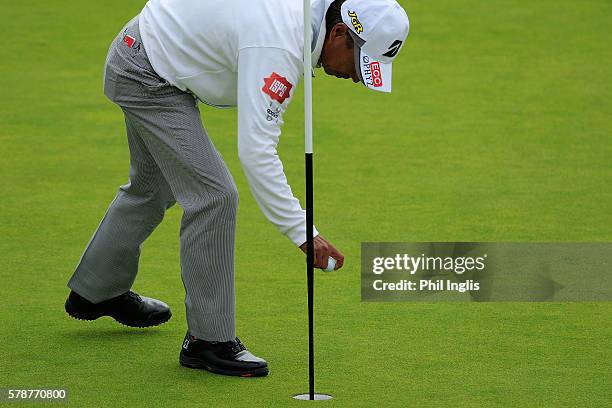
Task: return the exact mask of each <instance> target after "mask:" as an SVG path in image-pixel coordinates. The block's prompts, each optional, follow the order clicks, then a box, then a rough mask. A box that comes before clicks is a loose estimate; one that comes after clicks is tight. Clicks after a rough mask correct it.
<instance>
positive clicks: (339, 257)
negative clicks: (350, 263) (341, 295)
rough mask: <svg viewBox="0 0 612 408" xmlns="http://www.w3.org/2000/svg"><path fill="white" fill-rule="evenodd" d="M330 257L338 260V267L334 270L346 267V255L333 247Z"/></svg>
mask: <svg viewBox="0 0 612 408" xmlns="http://www.w3.org/2000/svg"><path fill="white" fill-rule="evenodd" d="M330 256H331V257H332V258H334V259H335V260H336V267H335V268H334V270H335V271H337V270H338V269H340V268H342V266H343V265H344V255H342V252H340V251H338V250H337V249H336V248H334V247H332V249H331V252H330Z"/></svg>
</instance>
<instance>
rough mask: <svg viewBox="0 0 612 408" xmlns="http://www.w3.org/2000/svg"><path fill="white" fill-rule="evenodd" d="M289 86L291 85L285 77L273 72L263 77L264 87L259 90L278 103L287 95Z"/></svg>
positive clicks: (291, 86)
mask: <svg viewBox="0 0 612 408" xmlns="http://www.w3.org/2000/svg"><path fill="white" fill-rule="evenodd" d="M291 88H293V85H292V84H291V83H290V82H289V81H287V78H285V77H283V76H280V75H278V74H277V73H276V72H273V73H272V75H270V76H269V77H267V78H264V87H263V88H261V90H262V91H264V93H266V94H268V95H269V96H270V98H272V99H273V100H275V101H278V103H283V102H285V99H287V98H288V97H289V94H290V92H291Z"/></svg>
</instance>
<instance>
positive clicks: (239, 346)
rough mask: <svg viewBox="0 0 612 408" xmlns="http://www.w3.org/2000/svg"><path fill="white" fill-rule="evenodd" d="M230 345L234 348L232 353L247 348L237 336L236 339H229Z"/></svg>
mask: <svg viewBox="0 0 612 408" xmlns="http://www.w3.org/2000/svg"><path fill="white" fill-rule="evenodd" d="M228 344H229V346H230V347H231V348H232V353H236V354H237V353H240V352H241V351H243V350H246V347H245V346H244V344H242V343H241V342H240V339H239V338H238V337H236V340H234V341H228Z"/></svg>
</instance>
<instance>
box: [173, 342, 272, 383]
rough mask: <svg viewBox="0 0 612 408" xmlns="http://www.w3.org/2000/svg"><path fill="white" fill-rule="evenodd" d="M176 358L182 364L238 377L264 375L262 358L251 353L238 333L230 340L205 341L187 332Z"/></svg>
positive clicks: (264, 363)
mask: <svg viewBox="0 0 612 408" xmlns="http://www.w3.org/2000/svg"><path fill="white" fill-rule="evenodd" d="M179 362H180V363H181V365H183V366H185V367H189V368H199V369H204V370H208V371H210V372H211V373H216V374H224V375H235V376H239V377H263V376H265V375H268V363H266V360H264V359H262V358H259V357H255V356H254V355H253V354H251V352H249V351H248V350H247V349H246V347H245V346H244V344H242V343H241V342H240V339H239V338H238V337H236V339H235V340H234V341H226V342H221V341H206V340H200V339H196V338H195V337H193V336H191V335H190V334H189V333H187V334H186V335H185V340H183V348H182V349H181V355H180V357H179Z"/></svg>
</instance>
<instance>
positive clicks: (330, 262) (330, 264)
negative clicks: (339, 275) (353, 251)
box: [323, 256, 336, 272]
mask: <svg viewBox="0 0 612 408" xmlns="http://www.w3.org/2000/svg"><path fill="white" fill-rule="evenodd" d="M335 267H336V260H335V259H334V258H332V257H331V256H330V257H329V258H327V268H325V269H323V270H324V271H325V272H333V270H334V268H335Z"/></svg>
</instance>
